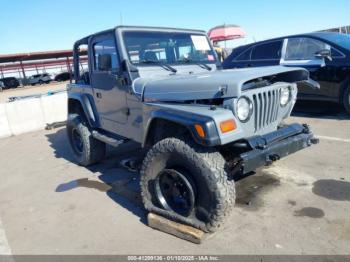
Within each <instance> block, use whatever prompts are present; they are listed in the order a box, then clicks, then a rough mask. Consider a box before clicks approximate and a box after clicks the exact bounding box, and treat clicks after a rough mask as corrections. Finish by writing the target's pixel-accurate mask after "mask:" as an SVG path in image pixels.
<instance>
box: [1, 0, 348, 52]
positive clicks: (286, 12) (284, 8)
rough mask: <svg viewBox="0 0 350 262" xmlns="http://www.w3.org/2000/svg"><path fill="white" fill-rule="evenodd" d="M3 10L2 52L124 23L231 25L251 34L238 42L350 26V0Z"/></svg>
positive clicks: (172, 0) (71, 4) (116, 2)
mask: <svg viewBox="0 0 350 262" xmlns="http://www.w3.org/2000/svg"><path fill="white" fill-rule="evenodd" d="M0 8H1V12H0V54H6V53H19V52H32V51H45V50H57V49H68V48H71V47H72V45H73V42H74V41H75V40H77V39H79V38H81V37H84V36H85V35H88V34H90V33H94V32H97V31H100V30H104V29H108V28H112V27H114V26H117V25H119V24H121V23H122V24H124V25H145V26H169V27H180V28H193V29H203V30H209V29H210V28H211V27H214V26H216V25H219V24H223V23H228V24H229V23H233V24H238V25H240V26H241V27H242V28H243V29H244V30H245V31H246V33H247V37H246V39H244V40H241V41H240V43H245V42H251V41H253V39H255V40H256V41H259V40H263V39H268V38H271V37H277V36H282V35H290V34H296V33H303V32H310V31H316V30H321V29H327V28H331V27H338V26H343V25H350V16H349V10H350V1H348V0H333V1H330V0H328V1H327V0H314V1H311V0H290V1H289V0H288V1H277V0H266V1H264V0H260V1H259V0H244V1H242V0H237V1H234V0H222V1H206V0H205V1H203V0H202V1H195V0H124V1H122V0H98V1H96V0H90V1H89V0H84V1H83V0H71V1H68V0H60V1H58V0H56V1H55V0H2V1H1V5H0ZM237 43H238V42H237Z"/></svg>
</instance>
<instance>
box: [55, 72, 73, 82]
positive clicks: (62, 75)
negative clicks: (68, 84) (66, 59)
mask: <svg viewBox="0 0 350 262" xmlns="http://www.w3.org/2000/svg"><path fill="white" fill-rule="evenodd" d="M71 78H73V75H72V74H71V73H69V72H62V73H59V74H57V75H56V76H55V78H54V80H55V81H57V82H61V81H67V80H69V79H71Z"/></svg>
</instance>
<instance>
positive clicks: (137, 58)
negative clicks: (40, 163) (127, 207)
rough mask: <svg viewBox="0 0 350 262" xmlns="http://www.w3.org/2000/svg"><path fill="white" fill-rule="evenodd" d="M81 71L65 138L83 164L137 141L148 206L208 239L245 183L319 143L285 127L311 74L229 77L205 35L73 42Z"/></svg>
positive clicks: (107, 35) (274, 70)
mask: <svg viewBox="0 0 350 262" xmlns="http://www.w3.org/2000/svg"><path fill="white" fill-rule="evenodd" d="M74 73H75V74H74V78H75V79H74V83H71V84H69V85H68V113H69V116H68V122H67V132H68V137H69V141H70V144H71V147H72V149H73V152H74V155H75V156H76V158H77V162H78V163H79V164H80V165H83V166H88V165H91V164H94V163H96V162H98V161H100V160H102V159H103V158H104V156H105V150H106V144H110V145H112V146H118V145H120V144H122V143H125V142H127V141H129V140H133V141H136V142H138V143H140V145H141V146H142V148H143V149H144V152H145V156H144V158H143V161H142V166H141V172H140V173H141V193H142V199H143V202H144V205H145V208H146V209H147V210H148V211H151V212H154V213H157V214H160V215H163V216H165V217H167V218H170V219H173V220H176V221H179V222H182V223H186V224H189V225H192V226H194V227H197V228H200V229H202V230H204V231H206V232H210V231H215V230H216V229H218V227H219V226H220V224H222V222H223V221H224V218H225V217H228V214H229V213H230V211H231V210H232V207H233V206H234V204H235V185H234V181H235V180H236V179H237V178H238V177H239V178H241V177H244V176H247V175H250V174H252V172H254V170H255V169H256V168H258V167H261V166H264V165H269V164H271V163H272V162H273V161H276V160H278V159H280V158H281V157H284V156H287V155H289V154H292V153H294V152H296V151H298V150H301V149H303V148H306V147H308V146H310V145H311V144H315V143H317V142H318V140H317V139H316V138H314V137H313V134H312V133H311V132H310V130H309V128H308V126H306V125H300V124H291V125H284V124H282V122H283V120H284V119H285V118H287V117H288V116H289V115H290V113H291V111H292V108H293V106H294V103H295V100H296V94H297V85H296V83H297V82H302V81H305V82H309V76H308V72H307V71H306V70H304V69H300V68H291V67H289V68H288V67H280V66H276V67H263V68H250V69H239V70H222V69H221V64H220V62H219V61H218V59H217V56H216V53H215V51H214V49H213V47H212V46H211V44H210V41H209V40H208V38H207V36H206V33H205V32H203V31H198V30H184V29H175V28H152V27H128V26H119V27H116V28H114V29H111V30H106V31H103V32H100V33H96V34H93V35H90V36H87V37H85V38H83V39H81V40H79V41H77V42H76V43H75V45H74ZM309 83H310V82H309Z"/></svg>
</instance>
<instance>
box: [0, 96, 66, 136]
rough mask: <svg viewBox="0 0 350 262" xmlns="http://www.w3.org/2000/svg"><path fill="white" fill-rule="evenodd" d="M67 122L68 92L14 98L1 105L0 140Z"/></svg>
mask: <svg viewBox="0 0 350 262" xmlns="http://www.w3.org/2000/svg"><path fill="white" fill-rule="evenodd" d="M66 120H67V92H65V91H61V92H56V93H48V94H46V95H33V96H29V97H28V96H27V97H16V98H12V99H11V102H7V103H0V138H4V137H9V136H12V135H19V134H23V133H27V132H32V131H37V130H42V129H44V128H45V127H46V126H47V125H49V124H52V123H55V122H63V121H66Z"/></svg>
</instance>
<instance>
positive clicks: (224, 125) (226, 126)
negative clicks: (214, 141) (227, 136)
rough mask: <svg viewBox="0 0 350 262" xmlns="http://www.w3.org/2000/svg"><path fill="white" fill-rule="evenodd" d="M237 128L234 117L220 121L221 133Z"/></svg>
mask: <svg viewBox="0 0 350 262" xmlns="http://www.w3.org/2000/svg"><path fill="white" fill-rule="evenodd" d="M236 128H237V126H236V122H235V121H234V120H233V119H229V120H226V121H223V122H221V123H220V130H221V133H227V132H230V131H233V130H235V129H236Z"/></svg>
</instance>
